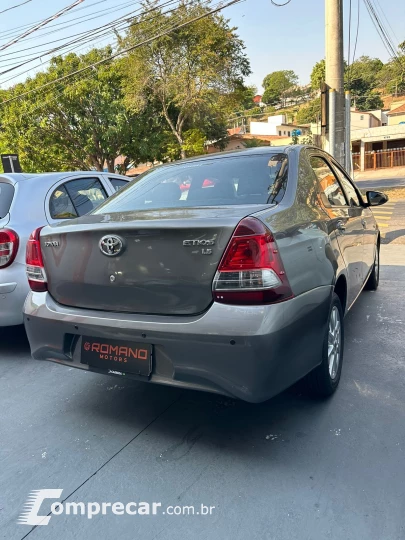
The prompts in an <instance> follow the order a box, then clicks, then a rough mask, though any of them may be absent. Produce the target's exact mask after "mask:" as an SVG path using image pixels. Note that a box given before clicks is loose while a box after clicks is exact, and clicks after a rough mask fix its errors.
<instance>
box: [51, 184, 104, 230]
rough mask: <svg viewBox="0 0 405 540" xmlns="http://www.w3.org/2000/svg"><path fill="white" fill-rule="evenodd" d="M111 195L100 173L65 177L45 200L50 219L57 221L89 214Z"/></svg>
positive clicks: (52, 221)
mask: <svg viewBox="0 0 405 540" xmlns="http://www.w3.org/2000/svg"><path fill="white" fill-rule="evenodd" d="M109 195H110V193H108V191H107V189H106V186H105V185H104V183H103V182H102V180H101V178H100V177H99V176H98V175H97V176H96V175H94V176H93V175H91V174H89V176H80V177H76V178H75V177H69V178H67V179H66V178H65V179H63V180H61V181H60V182H58V183H57V184H56V185H54V186H52V189H51V190H50V193H49V194H48V197H47V199H46V201H45V207H46V211H47V212H46V213H47V216H48V221H49V222H50V223H56V222H59V221H61V220H63V219H72V218H75V217H80V216H83V215H85V214H88V213H89V212H91V211H92V210H94V209H95V208H97V206H99V205H100V204H101V203H102V202H103V201H105V199H107V197H108V196H109Z"/></svg>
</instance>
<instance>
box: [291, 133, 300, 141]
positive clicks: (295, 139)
mask: <svg viewBox="0 0 405 540" xmlns="http://www.w3.org/2000/svg"><path fill="white" fill-rule="evenodd" d="M299 143H300V138H299V136H298V135H297V134H296V133H295V132H294V131H293V133H292V137H291V142H290V144H299Z"/></svg>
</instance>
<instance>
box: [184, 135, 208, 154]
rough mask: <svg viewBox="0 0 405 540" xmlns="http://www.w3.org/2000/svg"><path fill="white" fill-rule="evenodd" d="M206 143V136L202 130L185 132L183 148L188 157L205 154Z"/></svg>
mask: <svg viewBox="0 0 405 540" xmlns="http://www.w3.org/2000/svg"><path fill="white" fill-rule="evenodd" d="M205 141H206V138H205V134H204V133H203V132H202V131H201V130H200V129H189V130H188V131H185V132H184V144H183V148H184V150H185V152H186V154H187V156H190V157H191V156H199V155H201V154H205V146H204V143H205Z"/></svg>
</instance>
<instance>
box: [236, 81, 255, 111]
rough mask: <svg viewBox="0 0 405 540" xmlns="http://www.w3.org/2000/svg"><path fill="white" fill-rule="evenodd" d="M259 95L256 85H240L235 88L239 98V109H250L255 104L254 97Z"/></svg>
mask: <svg viewBox="0 0 405 540" xmlns="http://www.w3.org/2000/svg"><path fill="white" fill-rule="evenodd" d="M256 95H257V88H256V86H244V85H240V87H239V86H238V87H237V88H236V89H235V97H236V98H237V99H238V101H239V103H240V106H239V109H243V110H249V109H251V108H252V106H253V104H254V103H253V98H254V97H255V96H256Z"/></svg>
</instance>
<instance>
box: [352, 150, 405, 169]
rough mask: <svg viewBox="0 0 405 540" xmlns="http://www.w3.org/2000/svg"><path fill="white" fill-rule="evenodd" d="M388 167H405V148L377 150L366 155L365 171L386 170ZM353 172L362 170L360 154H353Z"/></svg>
mask: <svg viewBox="0 0 405 540" xmlns="http://www.w3.org/2000/svg"><path fill="white" fill-rule="evenodd" d="M388 167H390V168H391V167H405V148H392V149H391V150H376V151H374V152H366V153H365V155H364V169H365V170H367V169H374V170H376V169H384V168H388ZM353 170H354V171H359V170H360V154H359V153H355V154H353Z"/></svg>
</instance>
